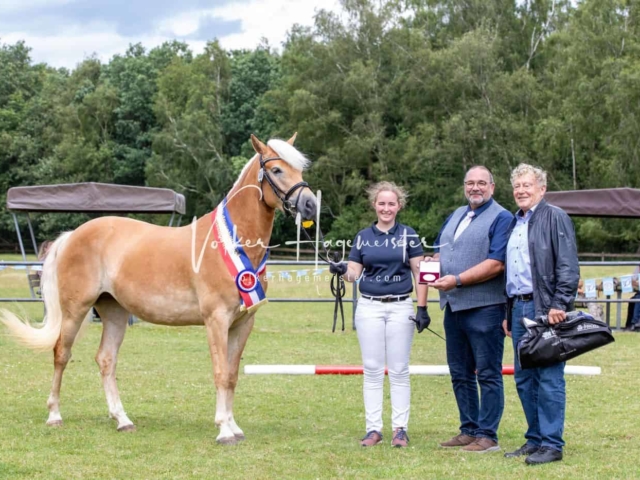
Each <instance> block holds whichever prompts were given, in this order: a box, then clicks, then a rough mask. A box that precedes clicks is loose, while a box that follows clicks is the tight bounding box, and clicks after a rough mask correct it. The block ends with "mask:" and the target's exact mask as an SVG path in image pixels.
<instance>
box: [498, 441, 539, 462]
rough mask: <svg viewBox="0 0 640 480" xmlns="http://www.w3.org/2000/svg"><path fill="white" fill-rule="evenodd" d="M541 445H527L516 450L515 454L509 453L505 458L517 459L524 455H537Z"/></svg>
mask: <svg viewBox="0 0 640 480" xmlns="http://www.w3.org/2000/svg"><path fill="white" fill-rule="evenodd" d="M539 448H540V445H531V444H530V443H525V444H524V445H522V446H521V447H520V448H519V449H517V450H514V451H513V452H507V453H505V454H504V458H515V457H521V456H523V455H531V454H532V453H536V452H537V451H538V449H539Z"/></svg>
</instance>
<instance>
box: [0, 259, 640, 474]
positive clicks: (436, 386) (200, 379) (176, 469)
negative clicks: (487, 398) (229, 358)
mask: <svg viewBox="0 0 640 480" xmlns="http://www.w3.org/2000/svg"><path fill="white" fill-rule="evenodd" d="M5 259H7V258H5ZM281 268H282V269H292V267H281ZM614 270H615V271H611V272H601V271H597V272H591V269H589V271H588V272H583V276H585V277H586V278H589V276H593V277H598V276H600V277H601V276H604V275H607V274H624V273H627V271H628V270H630V269H626V267H624V268H622V269H621V268H620V267H617V268H616V267H614ZM17 273H18V274H19V275H22V276H24V272H17ZM15 274H16V272H15V271H14V272H11V271H4V272H0V289H1V295H2V296H13V295H16V296H26V294H27V293H28V290H26V280H25V281H24V284H23V285H22V286H20V285H19V282H20V279H19V278H18V276H15ZM316 287H317V288H316ZM11 289H15V290H16V291H15V293H11V294H7V293H6V292H7V291H9V290H11ZM12 291H13V290H12ZM327 292H328V286H327V284H326V283H324V282H317V283H315V284H314V283H313V282H310V283H305V282H303V281H301V282H300V283H299V284H298V283H297V282H295V279H294V281H293V282H279V281H273V282H272V283H271V286H270V292H269V293H270V296H272V297H286V296H299V297H309V296H312V295H314V296H317V295H321V296H323V297H327V298H328V295H329V294H328V293H327ZM18 294H19V295H18ZM5 306H9V307H10V308H11V309H13V310H14V311H20V312H23V313H24V312H30V311H33V313H34V315H35V316H36V317H37V316H38V315H40V316H41V309H42V306H41V305H25V304H20V305H17V304H13V305H5ZM345 307H346V313H347V315H348V316H349V315H350V312H351V308H350V306H349V305H346V306H345ZM430 311H431V314H432V317H433V319H434V327H435V329H436V331H438V332H439V333H441V334H443V331H442V330H443V329H442V316H441V314H440V312H439V311H438V309H437V308H434V307H432V308H431V309H430ZM38 312H39V313H38ZM332 314H333V306H332V305H330V304H297V303H292V304H282V303H279V304H276V303H271V304H269V305H267V306H265V307H264V308H263V309H262V310H261V311H260V313H259V314H258V317H257V322H256V327H255V329H254V332H253V333H252V336H251V337H250V339H249V343H248V345H247V348H246V350H245V354H244V357H243V361H242V363H243V365H245V364H270V363H271V364H273V363H286V364H332V363H339V364H359V363H360V352H359V348H358V344H357V339H356V335H355V333H354V332H353V331H351V329H350V328H349V327H350V325H349V324H348V325H347V327H348V328H347V330H346V331H345V332H336V333H335V334H332V333H331V332H330V326H331V319H332ZM349 318H350V317H349ZM101 331H102V328H101V326H100V325H99V324H92V325H91V326H90V327H89V328H88V331H87V333H86V335H85V337H84V338H82V339H81V340H79V341H78V342H77V343H76V345H75V347H74V357H73V359H72V361H71V362H70V364H69V367H68V368H67V371H66V373H65V378H64V382H63V388H62V404H61V409H62V415H63V418H64V422H65V425H64V426H63V427H62V428H53V429H52V428H48V427H46V426H45V425H44V422H45V420H46V416H47V410H46V405H45V404H46V398H47V396H48V392H49V386H50V381H51V373H52V362H51V355H50V354H35V353H33V352H31V351H28V350H25V349H23V348H21V347H18V346H16V345H14V344H13V342H12V341H10V339H8V338H6V337H4V336H0V391H1V392H2V408H0V452H1V453H0V478H25V479H26V478H29V479H32V478H35V479H76V478H78V479H80V478H82V479H87V478H91V479H94V478H135V479H156V478H171V479H174V478H175V479H186V478H251V479H263V478H265V479H266V478H285V477H286V478H305V479H306V478H406V479H413V478H503V477H507V476H509V477H519V478H526V479H528V478H531V479H533V478H620V479H623V478H624V479H626V478H637V477H638V476H639V473H638V472H639V468H638V461H637V455H636V454H635V452H637V451H639V450H640V434H639V433H638V432H640V402H638V394H637V389H638V385H639V384H640V367H639V365H640V363H639V362H638V359H639V358H640V335H637V334H634V333H617V334H616V343H614V344H613V345H609V346H607V347H605V348H602V349H600V350H597V351H594V352H591V353H589V354H587V355H584V356H582V357H580V358H578V359H576V360H574V361H573V362H571V363H572V364H576V365H598V366H601V367H602V371H603V373H602V375H600V376H595V377H579V376H567V395H568V402H567V422H566V431H565V440H566V441H567V447H566V450H565V460H564V461H563V462H560V463H557V464H550V465H545V466H541V467H527V466H525V465H524V464H523V463H522V461H520V460H507V459H504V458H503V457H502V455H500V454H492V455H473V454H466V455H465V454H463V453H462V452H459V451H449V450H443V449H440V448H438V446H437V443H438V442H439V441H442V440H443V439H447V438H449V437H450V436H451V435H453V434H455V433H456V429H457V426H458V419H457V410H456V406H455V400H454V398H453V395H452V391H451V385H450V379H449V378H448V377H418V376H416V377H412V412H411V422H410V432H409V433H410V437H411V446H410V448H407V449H404V450H397V449H392V448H391V447H390V446H389V443H388V440H390V425H389V423H390V421H389V416H390V408H389V403H388V390H387V396H386V398H385V417H384V418H385V431H384V433H385V442H384V445H380V446H378V447H375V448H371V449H362V448H361V447H359V446H358V439H359V437H361V436H362V434H363V433H364V431H363V429H364V419H363V405H362V396H361V388H362V378H361V377H359V376H331V377H330V376H326V377H325V376H245V375H241V378H240V382H239V385H238V389H237V399H236V405H235V413H236V419H237V420H238V423H239V424H240V426H241V427H242V428H243V429H244V430H245V433H246V435H247V440H246V441H245V442H244V443H242V444H240V445H238V446H235V447H222V446H219V445H217V444H216V443H215V437H216V436H217V433H218V432H217V429H216V427H215V425H214V423H213V418H214V407H215V391H214V388H213V382H212V373H211V371H212V370H211V360H210V357H209V352H208V347H207V343H206V335H205V332H204V330H203V328H201V327H186V328H169V327H157V326H153V325H149V324H146V323H139V324H136V325H135V326H133V327H132V328H129V329H128V332H127V336H126V338H125V342H124V344H123V347H122V349H121V353H120V358H119V368H118V381H119V386H120V391H121V395H122V400H123V403H124V405H125V408H126V410H127V412H128V413H129V416H130V417H131V418H132V420H133V421H134V422H135V423H136V425H137V428H138V429H137V431H136V432H135V433H132V434H123V433H117V432H116V430H115V424H114V423H113V422H112V421H111V420H109V419H108V418H107V409H106V403H105V399H104V393H103V391H102V385H101V381H100V376H99V373H98V370H97V367H96V365H95V363H94V361H93V356H94V355H95V352H96V350H97V347H98V343H99V338H100V335H101ZM506 347H507V348H506V349H505V351H506V353H505V359H504V363H512V359H513V354H512V351H511V348H510V345H509V344H507V345H506ZM445 363H446V360H445V351H444V343H443V342H442V340H440V339H438V338H436V337H435V336H433V335H430V334H428V333H423V334H421V335H417V336H416V337H415V340H414V347H413V350H412V364H416V365H418V364H445ZM505 395H506V407H505V412H504V416H503V420H502V423H501V427H500V443H501V445H502V447H503V448H504V449H512V448H516V447H518V446H520V444H521V443H522V442H523V437H522V434H523V432H524V429H525V421H524V417H523V414H522V410H521V407H520V404H519V401H518V398H517V394H516V391H515V388H514V385H513V378H512V377H506V378H505Z"/></svg>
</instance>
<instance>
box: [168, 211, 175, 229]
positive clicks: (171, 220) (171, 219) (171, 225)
mask: <svg viewBox="0 0 640 480" xmlns="http://www.w3.org/2000/svg"><path fill="white" fill-rule="evenodd" d="M175 216H176V212H171V218H170V219H169V226H170V227H173V217H175Z"/></svg>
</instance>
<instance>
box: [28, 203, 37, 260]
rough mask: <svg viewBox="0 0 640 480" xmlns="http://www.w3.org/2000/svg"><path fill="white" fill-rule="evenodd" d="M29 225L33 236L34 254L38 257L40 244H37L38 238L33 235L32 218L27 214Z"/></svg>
mask: <svg viewBox="0 0 640 480" xmlns="http://www.w3.org/2000/svg"><path fill="white" fill-rule="evenodd" d="M27 225H29V233H30V234H31V241H32V242H33V252H34V253H35V254H36V257H37V256H38V244H37V243H36V236H35V235H34V233H33V226H32V225H31V217H30V216H29V212H27Z"/></svg>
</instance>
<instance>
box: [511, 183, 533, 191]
mask: <svg viewBox="0 0 640 480" xmlns="http://www.w3.org/2000/svg"><path fill="white" fill-rule="evenodd" d="M533 187H534V185H533V183H516V184H515V185H514V186H513V189H514V190H520V189H523V190H530V189H532V188H533Z"/></svg>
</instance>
